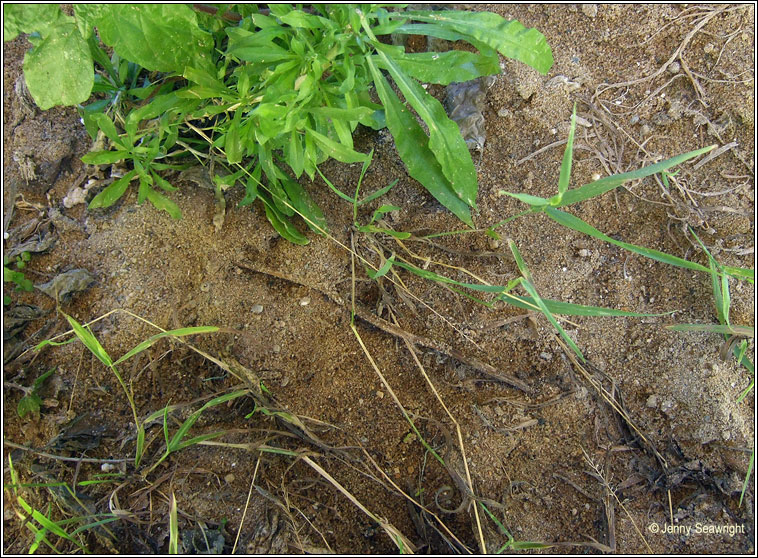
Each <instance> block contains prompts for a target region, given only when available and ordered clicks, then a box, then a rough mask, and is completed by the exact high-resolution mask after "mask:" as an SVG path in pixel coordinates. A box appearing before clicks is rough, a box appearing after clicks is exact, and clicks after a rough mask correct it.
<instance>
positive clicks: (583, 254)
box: [579, 248, 592, 258]
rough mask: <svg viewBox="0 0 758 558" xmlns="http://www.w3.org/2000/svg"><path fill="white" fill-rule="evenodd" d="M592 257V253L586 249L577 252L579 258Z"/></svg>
mask: <svg viewBox="0 0 758 558" xmlns="http://www.w3.org/2000/svg"><path fill="white" fill-rule="evenodd" d="M591 255H592V252H590V251H589V250H587V249H586V248H582V249H581V250H579V257H581V258H589V257H590V256H591Z"/></svg>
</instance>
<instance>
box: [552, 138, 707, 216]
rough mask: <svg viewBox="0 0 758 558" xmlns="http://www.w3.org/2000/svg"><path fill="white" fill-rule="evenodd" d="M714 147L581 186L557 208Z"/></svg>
mask: <svg viewBox="0 0 758 558" xmlns="http://www.w3.org/2000/svg"><path fill="white" fill-rule="evenodd" d="M714 147H716V146H715V145H711V146H708V147H704V148H702V149H698V150H696V151H690V152H689V153H684V154H682V155H677V156H676V157H672V158H670V159H666V160H665V161H661V162H660V163H656V164H654V165H649V166H647V167H643V168H641V169H638V170H635V171H631V172H625V173H622V174H614V175H612V176H607V177H605V178H601V179H600V180H596V181H595V182H591V183H589V184H585V185H584V186H580V187H579V188H574V189H573V190H569V191H567V192H566V193H565V194H564V195H563V196H562V198H561V201H560V203H559V204H557V205H556V206H555V207H564V206H567V205H571V204H572V203H577V202H580V201H584V200H588V199H590V198H594V197H596V196H600V195H602V194H605V193H606V192H609V191H611V190H613V189H615V188H617V187H619V186H621V185H622V184H623V183H624V182H627V181H628V180H636V179H639V178H645V177H646V176H651V175H654V174H658V173H660V172H662V171H665V170H666V169H669V168H671V167H674V166H676V165H679V164H681V163H683V162H685V161H688V160H689V159H692V158H693V157H697V156H698V155H702V154H703V153H708V152H709V151H710V150H712V149H713V148H714Z"/></svg>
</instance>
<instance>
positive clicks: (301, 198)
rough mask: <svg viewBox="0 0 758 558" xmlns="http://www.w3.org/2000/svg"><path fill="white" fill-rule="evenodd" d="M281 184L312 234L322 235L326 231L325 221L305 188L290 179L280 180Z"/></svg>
mask: <svg viewBox="0 0 758 558" xmlns="http://www.w3.org/2000/svg"><path fill="white" fill-rule="evenodd" d="M281 184H282V186H283V187H284V191H285V192H287V197H288V198H289V199H290V201H291V202H292V205H293V206H294V208H295V209H296V210H297V212H298V213H299V214H300V215H301V216H302V217H304V218H305V219H304V220H305V224H306V225H308V227H309V228H310V229H311V230H312V231H313V232H315V233H318V234H321V235H323V234H324V233H325V232H326V231H327V230H328V226H327V224H326V219H325V218H324V214H323V213H322V212H321V209H320V208H319V206H318V205H316V202H314V201H313V198H311V196H310V195H309V194H308V192H307V191H306V190H305V188H303V187H302V186H301V185H300V184H299V183H298V182H295V181H294V180H291V179H290V178H282V180H281Z"/></svg>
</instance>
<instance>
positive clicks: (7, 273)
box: [3, 252, 34, 306]
mask: <svg viewBox="0 0 758 558" xmlns="http://www.w3.org/2000/svg"><path fill="white" fill-rule="evenodd" d="M31 259H32V255H31V254H30V253H29V252H22V253H21V254H19V255H18V256H16V259H15V260H14V261H11V260H9V259H8V258H5V260H4V262H3V283H13V284H15V285H16V288H15V289H14V290H16V291H25V292H32V291H33V290H34V284H33V283H32V282H31V281H30V280H29V279H27V278H26V275H24V273H23V271H21V270H22V269H25V268H26V265H27V264H28V263H29V262H30V261H31ZM11 266H15V267H16V270H18V271H16V270H14V269H12V268H11ZM10 303H11V297H10V296H8V295H4V296H3V304H4V305H5V306H7V305H8V304H10Z"/></svg>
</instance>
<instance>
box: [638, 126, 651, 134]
mask: <svg viewBox="0 0 758 558" xmlns="http://www.w3.org/2000/svg"><path fill="white" fill-rule="evenodd" d="M652 131H653V129H652V128H651V127H650V126H649V125H648V124H643V125H642V127H641V128H640V134H642V136H649V135H650V132H652Z"/></svg>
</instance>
